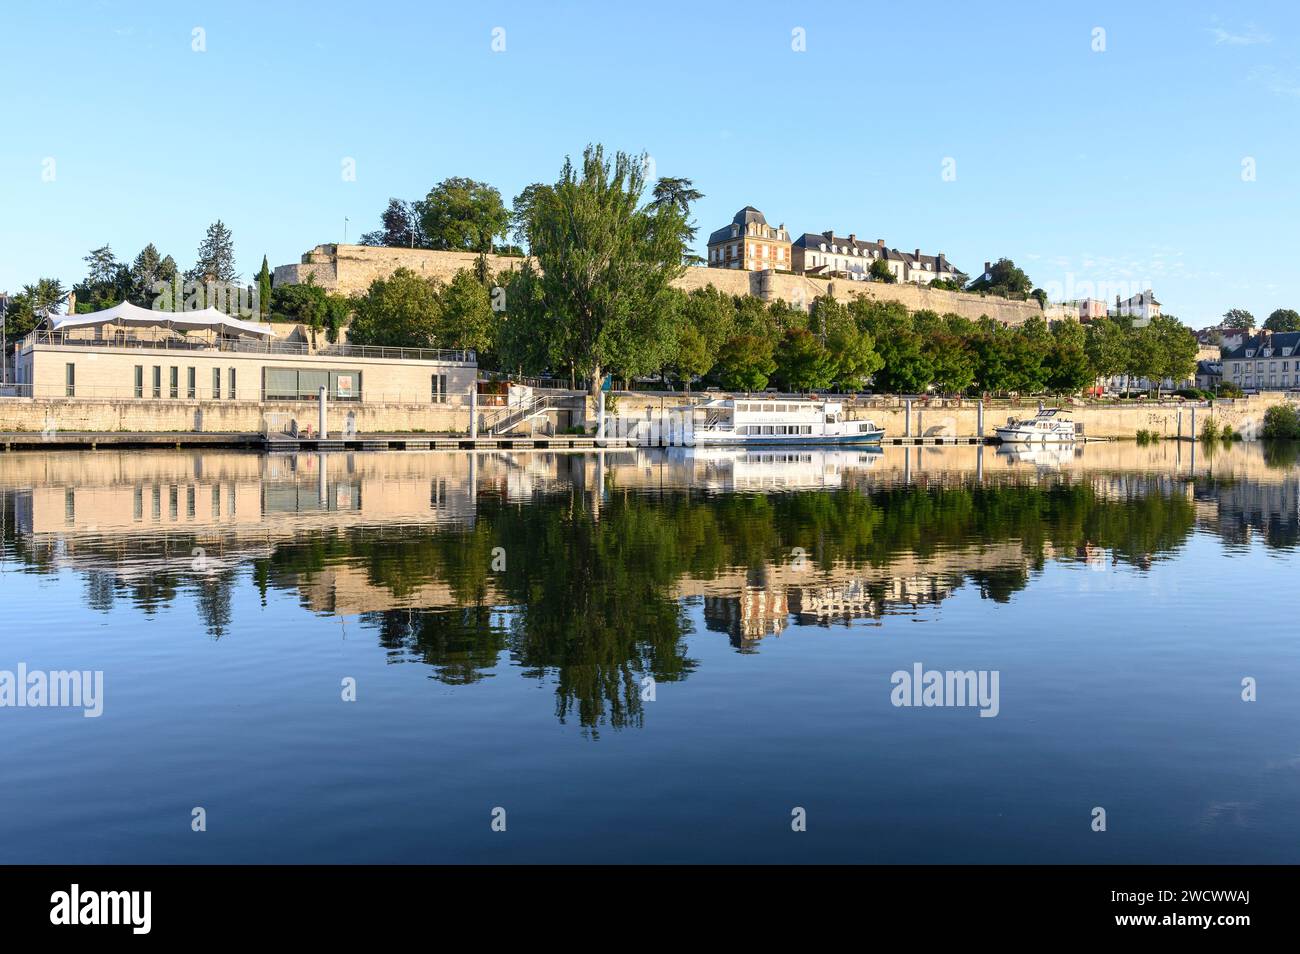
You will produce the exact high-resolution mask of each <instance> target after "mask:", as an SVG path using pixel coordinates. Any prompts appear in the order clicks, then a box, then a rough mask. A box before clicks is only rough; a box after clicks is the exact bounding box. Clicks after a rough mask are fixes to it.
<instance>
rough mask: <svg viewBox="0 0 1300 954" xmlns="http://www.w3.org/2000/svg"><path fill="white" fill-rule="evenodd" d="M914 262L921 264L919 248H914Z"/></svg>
mask: <svg viewBox="0 0 1300 954" xmlns="http://www.w3.org/2000/svg"><path fill="white" fill-rule="evenodd" d="M916 264H918V265H920V264H921V250H920V249H919V248H918V249H917V250H916Z"/></svg>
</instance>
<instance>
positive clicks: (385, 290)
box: [348, 268, 442, 348]
mask: <svg viewBox="0 0 1300 954" xmlns="http://www.w3.org/2000/svg"><path fill="white" fill-rule="evenodd" d="M353 311H354V315H353V319H352V325H351V327H350V328H349V329H348V338H349V340H350V341H352V342H353V343H355V344H363V345H365V344H368V345H394V346H399V347H408V348H431V347H436V346H437V340H436V339H437V333H438V330H439V326H440V323H441V321H442V302H441V300H440V298H439V295H438V284H437V282H435V281H434V280H433V279H429V278H424V277H422V276H420V275H417V274H416V273H415V272H413V271H411V270H410V269H409V268H399V269H397V271H395V272H393V274H392V275H390V276H388V277H387V278H377V279H375V280H374V281H373V282H371V283H370V288H369V289H368V290H367V291H366V292H365V294H363V295H359V296H357V297H356V298H355V299H353Z"/></svg>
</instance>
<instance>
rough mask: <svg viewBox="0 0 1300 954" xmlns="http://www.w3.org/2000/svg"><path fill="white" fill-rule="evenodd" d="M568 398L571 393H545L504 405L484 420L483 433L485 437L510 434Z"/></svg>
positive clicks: (542, 415)
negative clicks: (522, 401)
mask: <svg viewBox="0 0 1300 954" xmlns="http://www.w3.org/2000/svg"><path fill="white" fill-rule="evenodd" d="M568 399H569V395H560V394H543V395H540V396H537V397H534V398H533V399H532V400H531V401H529V402H527V403H526V404H516V405H513V406H510V407H503V408H501V409H500V410H499V411H497V412H496V414H494V415H493V416H492V417H491V418H489V419H487V420H485V421H484V422H483V427H482V430H483V434H484V436H485V437H499V436H501V435H502V434H508V433H510V432H511V431H513V430H514V429H515V428H516V427H518V426H519V425H521V424H524V423H526V422H527V421H529V420H530V419H532V418H535V417H544V416H545V415H546V413H547V412H548V411H549V410H550V409H551V408H553V407H557V406H559V404H560V402H561V401H565V400H568Z"/></svg>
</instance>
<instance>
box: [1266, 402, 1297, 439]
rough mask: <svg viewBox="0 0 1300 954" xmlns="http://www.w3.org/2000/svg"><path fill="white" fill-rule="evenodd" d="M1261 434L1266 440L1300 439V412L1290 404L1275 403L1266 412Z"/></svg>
mask: <svg viewBox="0 0 1300 954" xmlns="http://www.w3.org/2000/svg"><path fill="white" fill-rule="evenodd" d="M1260 436H1261V437H1263V438H1264V439H1265V440H1291V441H1294V440H1300V412H1298V411H1297V410H1296V409H1295V408H1294V407H1291V406H1290V405H1289V404H1275V405H1274V406H1273V407H1270V408H1269V409H1268V410H1267V411H1265V412H1264V427H1263V428H1262V429H1261V431H1260Z"/></svg>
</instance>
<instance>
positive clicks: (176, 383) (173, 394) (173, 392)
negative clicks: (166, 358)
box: [167, 365, 181, 401]
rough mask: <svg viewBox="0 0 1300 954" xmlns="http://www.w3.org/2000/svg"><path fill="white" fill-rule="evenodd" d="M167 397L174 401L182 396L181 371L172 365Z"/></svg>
mask: <svg viewBox="0 0 1300 954" xmlns="http://www.w3.org/2000/svg"><path fill="white" fill-rule="evenodd" d="M167 396H168V397H169V398H171V399H172V400H173V401H174V400H176V399H177V398H178V397H180V396H181V369H180V368H178V367H176V366H175V365H172V367H171V373H170V376H169V378H168V381H167Z"/></svg>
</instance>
